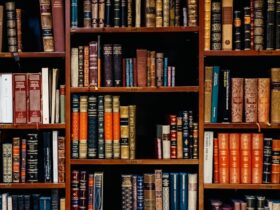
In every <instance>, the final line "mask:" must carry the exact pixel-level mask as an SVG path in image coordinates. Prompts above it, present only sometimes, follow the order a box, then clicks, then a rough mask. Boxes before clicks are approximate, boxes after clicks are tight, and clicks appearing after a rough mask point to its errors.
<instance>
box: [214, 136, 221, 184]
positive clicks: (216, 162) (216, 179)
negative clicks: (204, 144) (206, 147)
mask: <svg viewBox="0 0 280 210" xmlns="http://www.w3.org/2000/svg"><path fill="white" fill-rule="evenodd" d="M213 147H214V151H213V156H214V157H213V158H214V174H213V175H214V178H213V183H219V179H220V178H219V142H218V139H217V138H214V139H213Z"/></svg>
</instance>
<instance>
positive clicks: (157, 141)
mask: <svg viewBox="0 0 280 210" xmlns="http://www.w3.org/2000/svg"><path fill="white" fill-rule="evenodd" d="M155 144H156V158H157V159H162V125H157V128H156V139H155Z"/></svg>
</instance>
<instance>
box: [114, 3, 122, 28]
mask: <svg viewBox="0 0 280 210" xmlns="http://www.w3.org/2000/svg"><path fill="white" fill-rule="evenodd" d="M113 2H114V12H113V13H114V15H113V17H114V27H120V26H121V0H114V1H113Z"/></svg>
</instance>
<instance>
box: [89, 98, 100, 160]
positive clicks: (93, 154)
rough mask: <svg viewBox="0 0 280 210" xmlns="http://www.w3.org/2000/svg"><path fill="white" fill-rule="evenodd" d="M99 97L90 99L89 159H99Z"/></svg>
mask: <svg viewBox="0 0 280 210" xmlns="http://www.w3.org/2000/svg"><path fill="white" fill-rule="evenodd" d="M97 128H98V124H97V97H96V96H94V95H89V97H88V158H97V145H98V142H97V140H98V132H97Z"/></svg>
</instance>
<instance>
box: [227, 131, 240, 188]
mask: <svg viewBox="0 0 280 210" xmlns="http://www.w3.org/2000/svg"><path fill="white" fill-rule="evenodd" d="M239 149H240V134H239V133H231V134H229V176H230V179H229V182H230V183H231V184H239V183H240V151H239Z"/></svg>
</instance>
